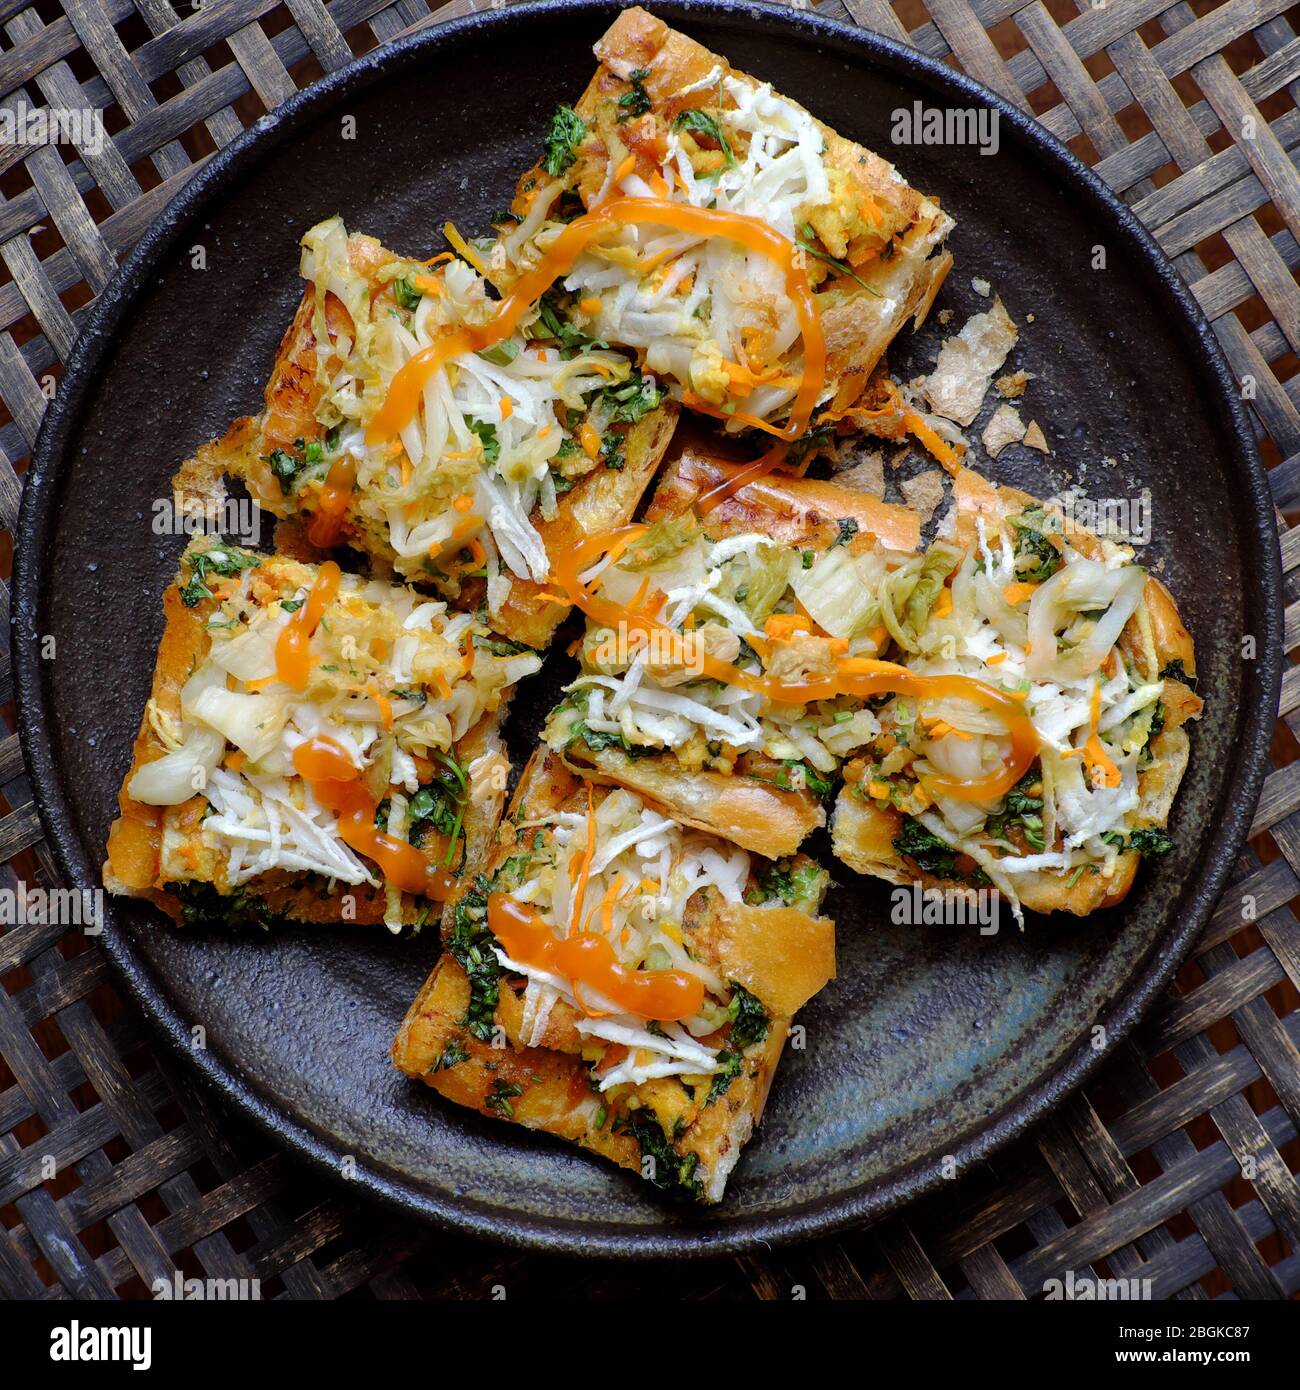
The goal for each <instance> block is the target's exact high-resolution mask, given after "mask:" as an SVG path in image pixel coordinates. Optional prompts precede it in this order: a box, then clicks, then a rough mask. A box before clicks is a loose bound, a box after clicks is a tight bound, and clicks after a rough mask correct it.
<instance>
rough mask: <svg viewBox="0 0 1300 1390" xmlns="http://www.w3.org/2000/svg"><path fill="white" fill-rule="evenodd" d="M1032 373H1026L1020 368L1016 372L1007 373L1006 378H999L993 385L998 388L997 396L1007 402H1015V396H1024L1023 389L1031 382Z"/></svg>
mask: <svg viewBox="0 0 1300 1390" xmlns="http://www.w3.org/2000/svg"><path fill="white" fill-rule="evenodd" d="M1033 379H1034V375H1033V373H1032V372H1027V371H1025V369H1024V368H1023V367H1022V368H1021V369H1020V370H1019V371H1018V372H1008V373H1007V374H1006V376H1000V377H998V379H997V380H996V381H995V382H994V383H993V384H994V386H996V387H997V388H998V395H999V396H1003V397H1005V398H1006V399H1007V400H1009V401H1010V400H1015V398H1016V397H1017V396H1023V395H1024V394H1025V387H1026V386H1028V385H1029V383H1030V382H1031V381H1033Z"/></svg>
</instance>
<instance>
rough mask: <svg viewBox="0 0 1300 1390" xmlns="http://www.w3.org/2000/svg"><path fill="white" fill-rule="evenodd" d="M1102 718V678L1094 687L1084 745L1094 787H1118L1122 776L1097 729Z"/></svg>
mask: <svg viewBox="0 0 1300 1390" xmlns="http://www.w3.org/2000/svg"><path fill="white" fill-rule="evenodd" d="M1100 718H1101V680H1100V678H1098V679H1097V681H1096V682H1095V683H1094V685H1093V687H1092V704H1091V707H1090V709H1089V712H1088V728H1089V730H1090V732H1089V734H1088V742H1087V743H1085V744H1084V752H1085V753H1086V754H1087V760H1088V771H1089V772H1090V773H1092V780H1093V783H1094V785H1097V784H1100V785H1101V786H1103V787H1118V786H1119V784H1120V781H1121V774H1120V770H1119V768H1118V767H1116V766H1115V764H1114V762H1113V761H1112V759H1111V757H1110V754H1109V753H1107V752H1106V749H1105V748H1104V746H1103V745H1102V741H1101V735H1100V732H1099V731H1098V728H1097V721H1098V720H1099V719H1100ZM1098 774H1100V776H1099V775H1098Z"/></svg>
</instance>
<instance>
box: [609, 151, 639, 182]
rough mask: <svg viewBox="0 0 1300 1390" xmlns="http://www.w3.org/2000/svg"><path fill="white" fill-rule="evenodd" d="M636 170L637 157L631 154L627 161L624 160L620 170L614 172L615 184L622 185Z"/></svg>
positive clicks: (619, 167)
mask: <svg viewBox="0 0 1300 1390" xmlns="http://www.w3.org/2000/svg"><path fill="white" fill-rule="evenodd" d="M635 168H636V155H634V154H630V155H628V156H627V158H626V159H624V160H623V162H622V163H621V164H620V165H619V166H618V168H617V169H615V170H614V182H615V183H622V182H623V180H624V179H625V178H627V176H628V175H629V174H630V173H631V172H632V170H633V169H635Z"/></svg>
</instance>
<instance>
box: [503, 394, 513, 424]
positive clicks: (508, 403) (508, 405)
mask: <svg viewBox="0 0 1300 1390" xmlns="http://www.w3.org/2000/svg"><path fill="white" fill-rule="evenodd" d="M514 413H515V403H514V401H512V400H511V399H510V397H509V396H502V397H501V419H502V420H503V421H504V420H508V419H509V418H510V417H511V416H512V415H513V414H514Z"/></svg>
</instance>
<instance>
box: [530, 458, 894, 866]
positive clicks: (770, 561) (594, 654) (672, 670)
mask: <svg viewBox="0 0 1300 1390" xmlns="http://www.w3.org/2000/svg"><path fill="white" fill-rule="evenodd" d="M737 472H738V468H737V466H736V465H733V464H727V463H724V462H720V461H716V460H712V459H708V458H705V457H703V456H701V455H698V454H693V453H686V454H683V455H682V456H681V457H680V458H679V459H677V460H676V461H675V462H674V463H672V464H671V465H670V466H669V468H668V469H667V470H666V472H665V474H664V476H663V478H662V480H661V482H660V484H659V487H658V489H657V490H656V492H655V494H654V497H653V498H652V500H651V503H650V507H649V509H648V511H647V513H646V523H647V525H646V526H644V527H641V528H639V529H638V530H636V531H628V532H624V533H623V536H622V538H621V539H620V540H619V541H618V542H617V557H616V558H615V559H614V561H613V563H612V564H610V565H609V566H608V567H607V568H606V569H604V570H603V572H602V573H601V574H600V576H599V578H598V579H596V580H595V581H594V583H593V585H592V590H593V592H594V593H595V594H596V595H597V601H598V602H599V603H600V604H603V605H604V607H603V609H602V610H601V611H600V612H599V613H598V614H597V615H595V616H592V617H590V618H589V620H588V625H587V634H586V637H585V639H584V642H583V645H582V653H581V657H582V667H581V672H580V674H579V676H578V678H577V679H576V680H575V681H574V682H573V683H572V684H570V685H569V686H567V687H566V691H567V698H566V699H565V701H564V702H563V703H562V704H561V705H560V706H558V707H557V709H556V710H555V711H554V712H553V714H552V715H551V718H550V720H549V722H548V725H547V729H546V735H545V736H546V739H547V742H548V743H549V745H550V747H551V749H552V750H553V751H555V752H557V753H559V754H560V755H561V756H563V758H564V759H565V761H566V762H568V763H569V765H570V766H572V767H574V768H575V769H577V770H579V771H580V772H581V773H582V774H583V775H584V776H587V777H594V778H596V779H597V780H599V781H602V782H609V783H613V784H616V785H618V786H623V787H627V788H629V789H630V790H632V791H634V792H636V793H637V794H638V795H640V796H642V797H646V798H649V799H650V800H652V801H653V802H655V804H656V805H658V806H661V807H663V808H664V809H665V811H666V813H667V814H669V815H671V816H672V817H673V818H674V819H676V820H679V821H681V822H683V823H684V824H687V825H692V826H695V827H697V828H699V829H701V830H707V831H710V832H711V833H713V834H715V835H719V836H722V837H723V838H724V839H727V840H730V841H732V842H733V843H734V844H738V845H740V846H741V847H742V848H744V849H747V850H750V851H752V852H754V853H757V854H763V855H766V856H768V857H769V858H773V859H779V858H781V857H782V856H785V855H789V854H793V853H794V852H795V850H797V849H798V848H799V845H800V844H801V843H802V842H803V840H804V838H805V837H806V836H807V835H808V834H809V833H810V832H811V831H812V830H814V829H815V828H816V827H817V826H819V825H822V824H824V823H825V810H824V805H825V803H826V802H827V801H829V800H830V799H831V798H832V797H833V796H834V791H835V783H836V781H837V780H838V771H839V768H840V765H841V763H842V762H843V760H844V759H846V758H848V757H850V756H852V755H853V753H854V752H855V750H857V749H859V748H861V747H862V746H863V745H865V744H866V743H868V742H870V740H871V739H872V738H873V737H874V736H875V734H876V733H877V732H878V731H879V726H878V723H877V721H876V719H875V716H874V715H873V714H872V713H871V711H870V710H869V709H868V708H867V707H866V703H865V701H864V700H862V699H860V698H856V697H855V696H853V695H848V694H845V695H838V696H832V697H829V698H817V699H791V700H790V701H789V702H785V701H780V700H778V699H775V698H772V697H771V696H770V695H769V694H767V693H765V691H764V690H763V689H761V688H751V687H752V686H753V685H754V683H755V682H757V683H760V684H761V683H762V682H767V683H769V684H771V683H773V682H781V683H784V684H785V685H795V686H798V685H800V684H802V683H804V682H806V681H809V680H812V681H816V680H818V679H821V678H823V677H825V676H826V675H828V674H830V673H832V672H833V670H834V668H835V663H836V661H837V659H838V658H839V657H844V658H849V659H852V658H857V657H863V658H875V657H878V656H879V655H880V653H881V651H882V649H883V648H884V646H885V645H886V644H887V643H888V642H889V640H890V635H889V631H888V629H887V628H886V627H885V626H884V624H883V622H882V620H881V616H880V608H879V605H878V604H876V603H875V602H874V600H873V593H874V588H875V587H876V586H877V585H878V584H879V582H880V581H881V580H882V579H883V577H884V576H885V575H886V573H887V572H888V571H889V570H890V568H891V567H893V568H896V567H898V566H901V565H904V564H905V563H908V562H909V561H910V558H911V555H912V552H914V551H915V549H916V547H917V546H918V544H919V543H920V527H919V525H918V521H917V517H916V515H915V514H914V513H912V512H910V511H908V510H907V509H906V508H903V507H897V506H893V505H891V504H889V503H885V502H881V501H878V500H877V499H876V498H874V497H872V496H870V495H869V494H867V493H863V492H853V491H850V490H848V489H846V488H841V487H837V486H835V485H834V484H833V483H828V482H818V481H814V480H811V479H804V478H791V477H786V476H784V475H778V474H771V475H769V476H768V477H767V478H765V479H763V480H761V481H759V482H754V483H749V484H747V485H745V486H743V487H741V488H739V489H738V490H737V491H736V492H735V493H733V494H732V495H731V496H730V497H728V498H727V499H726V500H725V501H724V502H723V503H722V504H721V505H720V506H718V507H715V508H714V509H713V510H712V511H710V512H708V513H707V514H706V515H705V516H704V517H703V519H702V520H701V519H697V517H696V516H695V514H694V512H693V511H692V506H693V504H694V502H695V501H696V499H697V498H698V496H699V495H700V493H701V492H705V491H709V490H711V489H714V488H716V487H717V486H718V485H719V484H720V483H723V482H727V481H729V480H730V479H732V478H733V477H734V476H735V475H736V473H737ZM610 553H611V554H613V553H614V550H613V549H611V551H610ZM709 658H712V659H713V660H712V664H710V661H709V660H708V659H709Z"/></svg>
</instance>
